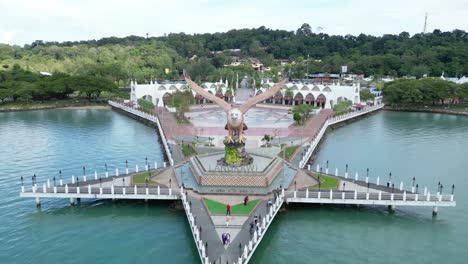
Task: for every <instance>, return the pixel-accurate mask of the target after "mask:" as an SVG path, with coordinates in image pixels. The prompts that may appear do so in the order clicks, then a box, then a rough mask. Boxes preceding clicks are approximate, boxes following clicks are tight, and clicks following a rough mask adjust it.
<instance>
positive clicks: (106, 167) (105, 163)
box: [104, 163, 107, 172]
mask: <svg viewBox="0 0 468 264" xmlns="http://www.w3.org/2000/svg"><path fill="white" fill-rule="evenodd" d="M104 166H105V167H106V172H107V163H105V164H104Z"/></svg>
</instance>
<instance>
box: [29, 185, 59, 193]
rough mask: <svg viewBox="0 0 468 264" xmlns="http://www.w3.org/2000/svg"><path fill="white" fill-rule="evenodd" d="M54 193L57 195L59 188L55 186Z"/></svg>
mask: <svg viewBox="0 0 468 264" xmlns="http://www.w3.org/2000/svg"><path fill="white" fill-rule="evenodd" d="M23 187H24V186H23ZM54 193H57V186H54Z"/></svg>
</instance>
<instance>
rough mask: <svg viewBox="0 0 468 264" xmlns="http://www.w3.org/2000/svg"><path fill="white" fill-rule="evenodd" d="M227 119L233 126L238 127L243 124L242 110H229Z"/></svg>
mask: <svg viewBox="0 0 468 264" xmlns="http://www.w3.org/2000/svg"><path fill="white" fill-rule="evenodd" d="M227 120H228V123H229V125H231V126H233V127H238V126H240V125H241V124H242V112H241V111H240V110H239V109H237V108H234V109H231V110H229V111H228V114H227Z"/></svg>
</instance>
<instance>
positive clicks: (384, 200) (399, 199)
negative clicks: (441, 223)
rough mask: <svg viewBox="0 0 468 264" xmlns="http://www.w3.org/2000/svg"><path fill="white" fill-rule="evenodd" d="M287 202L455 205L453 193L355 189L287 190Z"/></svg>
mask: <svg viewBox="0 0 468 264" xmlns="http://www.w3.org/2000/svg"><path fill="white" fill-rule="evenodd" d="M285 197H286V200H287V201H288V202H293V203H294V202H296V203H330V204H374V205H390V204H396V205H410V206H455V205H456V202H455V201H454V195H453V194H448V195H442V194H440V193H436V194H431V193H430V192H427V193H425V194H418V193H407V192H406V191H404V192H403V193H389V192H384V191H378V192H357V191H338V190H332V189H331V190H325V191H316V190H312V191H309V190H308V189H306V190H305V191H288V192H286V193H285Z"/></svg>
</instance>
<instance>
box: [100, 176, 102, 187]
mask: <svg viewBox="0 0 468 264" xmlns="http://www.w3.org/2000/svg"><path fill="white" fill-rule="evenodd" d="M99 187H102V178H101V177H99Z"/></svg>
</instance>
